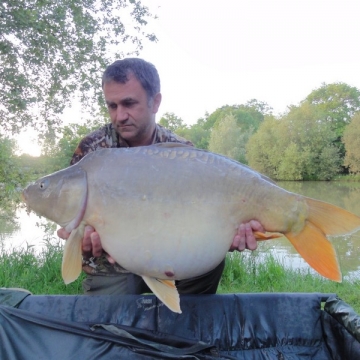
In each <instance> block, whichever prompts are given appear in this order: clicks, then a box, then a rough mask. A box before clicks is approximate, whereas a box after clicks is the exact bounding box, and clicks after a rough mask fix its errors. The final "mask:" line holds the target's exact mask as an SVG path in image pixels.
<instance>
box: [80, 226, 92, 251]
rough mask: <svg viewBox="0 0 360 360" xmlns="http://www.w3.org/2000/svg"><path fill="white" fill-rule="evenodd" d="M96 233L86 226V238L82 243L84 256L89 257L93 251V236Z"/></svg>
mask: <svg viewBox="0 0 360 360" xmlns="http://www.w3.org/2000/svg"><path fill="white" fill-rule="evenodd" d="M93 232H94V228H93V227H92V226H89V225H86V226H85V229H84V237H83V241H82V251H83V253H84V254H87V255H89V253H91V250H92V243H91V237H90V236H91V234H92V233H93Z"/></svg>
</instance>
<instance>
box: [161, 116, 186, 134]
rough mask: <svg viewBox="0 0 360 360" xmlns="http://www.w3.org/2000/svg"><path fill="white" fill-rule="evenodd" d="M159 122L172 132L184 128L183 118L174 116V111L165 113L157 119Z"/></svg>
mask: <svg viewBox="0 0 360 360" xmlns="http://www.w3.org/2000/svg"><path fill="white" fill-rule="evenodd" d="M159 124H160V125H161V126H163V127H165V128H167V129H169V130H171V131H173V132H176V131H177V130H180V129H184V128H186V124H185V123H184V120H183V119H181V118H179V117H178V116H176V115H175V114H174V113H172V112H171V113H169V112H167V113H165V114H164V115H163V116H162V117H161V119H160V120H159Z"/></svg>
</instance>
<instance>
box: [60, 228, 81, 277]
mask: <svg viewBox="0 0 360 360" xmlns="http://www.w3.org/2000/svg"><path fill="white" fill-rule="evenodd" d="M84 227H85V225H84V224H80V226H79V227H78V228H76V229H74V230H73V231H72V232H71V234H70V237H69V238H68V239H67V240H66V243H65V247H64V254H63V259H62V265H61V274H62V278H63V280H64V283H65V284H70V283H71V282H73V281H75V280H76V279H77V278H78V277H79V275H80V273H81V269H82V251H81V250H82V249H81V242H82V238H83V235H84Z"/></svg>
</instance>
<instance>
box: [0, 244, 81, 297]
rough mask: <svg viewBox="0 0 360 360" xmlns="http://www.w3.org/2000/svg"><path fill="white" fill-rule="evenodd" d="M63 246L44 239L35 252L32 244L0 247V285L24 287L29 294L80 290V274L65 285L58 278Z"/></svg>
mask: <svg viewBox="0 0 360 360" xmlns="http://www.w3.org/2000/svg"><path fill="white" fill-rule="evenodd" d="M62 252H63V248H62V245H61V244H60V241H58V242H54V241H52V242H50V241H49V242H47V244H46V246H45V247H44V248H43V249H42V250H41V251H40V252H36V251H35V249H34V248H33V247H32V246H28V247H27V248H19V249H12V250H8V251H4V250H3V251H2V252H1V255H0V287H15V288H25V289H27V290H29V291H31V292H32V293H33V294H36V295H40V294H68V295H69V294H81V293H82V286H81V281H82V278H83V276H81V277H80V278H79V279H78V280H76V281H75V282H73V283H71V284H69V285H65V284H64V282H63V280H62V278H61V262H62Z"/></svg>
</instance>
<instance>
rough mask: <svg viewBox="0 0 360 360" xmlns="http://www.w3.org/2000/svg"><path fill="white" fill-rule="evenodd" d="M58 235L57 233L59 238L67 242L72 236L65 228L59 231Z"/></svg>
mask: <svg viewBox="0 0 360 360" xmlns="http://www.w3.org/2000/svg"><path fill="white" fill-rule="evenodd" d="M56 233H57V236H58V237H59V238H60V239H63V240H67V239H68V238H69V236H70V233H68V232H67V231H66V230H65V229H64V228H60V229H58V231H57V232H56Z"/></svg>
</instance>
